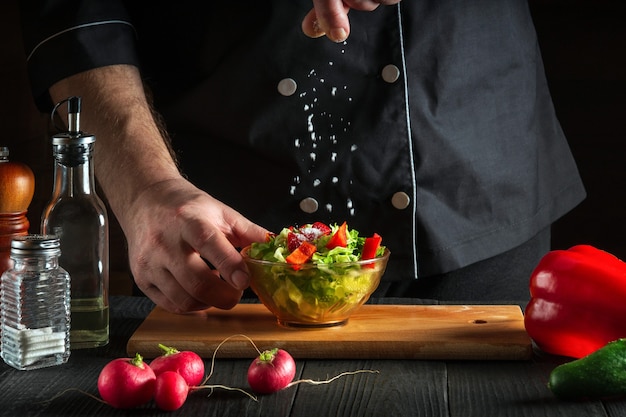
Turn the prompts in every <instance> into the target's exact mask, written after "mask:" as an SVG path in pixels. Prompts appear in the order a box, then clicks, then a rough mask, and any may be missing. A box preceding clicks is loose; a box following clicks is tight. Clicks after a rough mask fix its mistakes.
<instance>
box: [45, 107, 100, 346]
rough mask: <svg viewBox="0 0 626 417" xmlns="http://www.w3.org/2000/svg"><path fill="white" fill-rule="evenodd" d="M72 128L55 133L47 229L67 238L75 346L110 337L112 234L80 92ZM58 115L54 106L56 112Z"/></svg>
mask: <svg viewBox="0 0 626 417" xmlns="http://www.w3.org/2000/svg"><path fill="white" fill-rule="evenodd" d="M64 102H67V103H68V131H67V132H63V133H59V134H56V135H54V136H53V137H52V148H53V154H54V159H55V166H54V186H53V191H52V198H51V200H50V202H49V203H48V205H47V206H46V208H45V209H44V211H43V214H42V220H41V231H42V233H45V234H52V235H56V236H57V237H58V238H59V239H60V242H61V257H60V259H59V264H60V265H61V267H63V268H64V269H65V270H66V271H67V272H69V274H70V280H71V297H70V298H71V307H70V310H71V326H70V343H71V348H72V349H81V348H93V347H98V346H103V345H106V344H107V343H108V342H109V298H108V292H109V234H108V218H107V213H106V208H105V206H104V204H103V202H102V200H101V199H100V198H99V197H98V195H97V194H96V190H95V179H94V168H93V164H92V152H93V147H94V144H95V141H96V138H95V136H93V135H89V134H86V133H83V132H81V130H80V106H81V99H80V97H70V98H68V99H66V100H64V101H63V102H61V103H59V104H57V106H56V107H55V110H56V108H58V106H59V105H60V104H62V103H64ZM53 115H54V112H53Z"/></svg>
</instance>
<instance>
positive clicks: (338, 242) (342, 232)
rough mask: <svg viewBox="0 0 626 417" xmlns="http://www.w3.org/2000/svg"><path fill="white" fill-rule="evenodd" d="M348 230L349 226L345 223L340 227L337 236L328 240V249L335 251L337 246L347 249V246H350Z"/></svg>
mask: <svg viewBox="0 0 626 417" xmlns="http://www.w3.org/2000/svg"><path fill="white" fill-rule="evenodd" d="M347 228H348V226H347V224H346V222H343V223H342V224H341V226H339V228H338V229H337V231H336V232H335V234H334V235H332V236H331V237H330V239H329V240H328V242H327V243H326V248H327V249H333V248H336V247H337V246H340V247H342V248H345V247H346V246H348V232H347Z"/></svg>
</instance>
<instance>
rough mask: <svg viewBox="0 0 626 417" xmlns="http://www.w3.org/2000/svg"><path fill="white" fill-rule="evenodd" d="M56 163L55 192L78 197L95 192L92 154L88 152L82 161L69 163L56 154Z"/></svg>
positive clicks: (59, 194)
mask: <svg viewBox="0 0 626 417" xmlns="http://www.w3.org/2000/svg"><path fill="white" fill-rule="evenodd" d="M55 159H56V161H55V165H54V194H55V195H58V196H61V195H66V196H70V197H76V196H78V195H89V194H93V193H94V192H95V191H94V184H95V180H94V169H93V164H92V163H91V154H86V155H84V157H83V158H82V159H81V160H80V161H75V162H76V163H72V164H68V163H67V161H66V160H64V159H63V158H60V157H59V155H56V158H55Z"/></svg>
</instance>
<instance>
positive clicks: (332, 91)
mask: <svg viewBox="0 0 626 417" xmlns="http://www.w3.org/2000/svg"><path fill="white" fill-rule="evenodd" d="M330 94H331V95H332V96H333V97H335V96H336V95H337V87H333V88H331V90H330Z"/></svg>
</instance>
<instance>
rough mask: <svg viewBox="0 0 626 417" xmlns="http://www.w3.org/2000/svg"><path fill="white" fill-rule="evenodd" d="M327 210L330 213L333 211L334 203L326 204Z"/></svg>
mask: <svg viewBox="0 0 626 417" xmlns="http://www.w3.org/2000/svg"><path fill="white" fill-rule="evenodd" d="M326 211H327V212H329V213H330V212H331V211H333V205H332V204H330V203H328V204H326Z"/></svg>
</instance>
